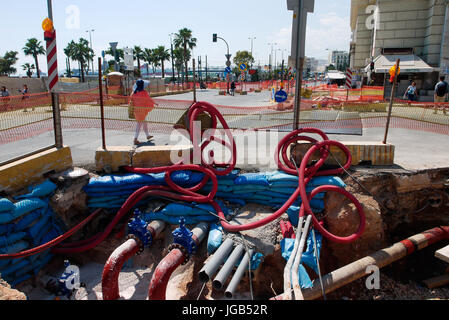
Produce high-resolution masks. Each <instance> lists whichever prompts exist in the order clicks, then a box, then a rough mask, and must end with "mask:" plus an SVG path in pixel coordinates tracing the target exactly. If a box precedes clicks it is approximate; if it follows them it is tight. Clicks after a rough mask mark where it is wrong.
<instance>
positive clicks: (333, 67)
mask: <svg viewBox="0 0 449 320" xmlns="http://www.w3.org/2000/svg"><path fill="white" fill-rule="evenodd" d="M329 70H337V68H335V66H334V65H333V64H330V65H328V66H327V67H326V71H329Z"/></svg>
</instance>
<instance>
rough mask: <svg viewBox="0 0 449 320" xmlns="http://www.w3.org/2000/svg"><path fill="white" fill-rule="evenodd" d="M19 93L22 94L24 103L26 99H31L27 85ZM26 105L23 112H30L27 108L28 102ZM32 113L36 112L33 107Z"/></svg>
mask: <svg viewBox="0 0 449 320" xmlns="http://www.w3.org/2000/svg"><path fill="white" fill-rule="evenodd" d="M19 92H20V93H21V94H22V101H23V100H25V99H28V98H29V97H30V96H29V90H28V86H27V85H26V84H24V85H23V89H22V90H20V89H19ZM24 104H25V109H24V110H23V112H28V110H27V108H26V102H25V103H24ZM32 111H34V107H33V109H32Z"/></svg>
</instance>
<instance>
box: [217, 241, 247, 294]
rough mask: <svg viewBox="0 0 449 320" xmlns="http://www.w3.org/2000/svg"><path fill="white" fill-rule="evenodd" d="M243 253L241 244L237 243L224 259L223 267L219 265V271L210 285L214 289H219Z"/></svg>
mask: <svg viewBox="0 0 449 320" xmlns="http://www.w3.org/2000/svg"><path fill="white" fill-rule="evenodd" d="M243 253H244V246H243V244H239V245H238V246H236V247H235V248H234V250H233V251H232V253H231V255H230V256H229V258H228V260H226V263H225V264H224V265H223V267H221V270H220V272H219V273H218V274H217V276H216V277H215V279H214V281H213V282H212V285H213V287H214V288H215V289H221V288H222V287H223V284H224V283H225V282H226V279H227V278H228V277H229V275H230V274H231V272H232V270H233V269H234V266H235V264H236V263H237V262H238V261H239V259H240V258H241V257H242V255H243Z"/></svg>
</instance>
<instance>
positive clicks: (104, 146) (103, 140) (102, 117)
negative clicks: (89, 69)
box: [98, 57, 106, 150]
mask: <svg viewBox="0 0 449 320" xmlns="http://www.w3.org/2000/svg"><path fill="white" fill-rule="evenodd" d="M101 77H102V75H101V58H100V57H98V83H99V87H98V88H99V93H100V111H101V141H102V146H103V150H106V133H105V128H104V103H103V80H102V79H101Z"/></svg>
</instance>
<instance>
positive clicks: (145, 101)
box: [131, 79, 157, 145]
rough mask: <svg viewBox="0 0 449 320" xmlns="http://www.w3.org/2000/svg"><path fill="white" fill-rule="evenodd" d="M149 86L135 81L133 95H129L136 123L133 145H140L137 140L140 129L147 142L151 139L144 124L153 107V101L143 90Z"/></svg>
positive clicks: (142, 81)
mask: <svg viewBox="0 0 449 320" xmlns="http://www.w3.org/2000/svg"><path fill="white" fill-rule="evenodd" d="M149 85H150V82H149V81H147V80H145V81H144V80H142V79H139V80H137V81H136V84H135V85H134V87H133V93H132V94H131V105H132V107H133V108H134V111H133V112H134V118H135V119H136V122H137V124H136V133H135V135H134V144H135V145H138V144H140V142H139V140H138V138H139V133H140V129H141V128H142V127H143V131H144V132H145V134H146V137H147V140H151V139H152V138H153V136H152V135H150V133H149V132H148V124H147V123H146V122H145V119H146V117H147V115H148V113H150V112H151V111H152V110H153V109H154V106H155V103H154V100H153V99H152V98H151V97H150V95H149V94H148V91H146V90H145V88H146V87H148V86H149ZM156 105H157V104H156Z"/></svg>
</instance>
